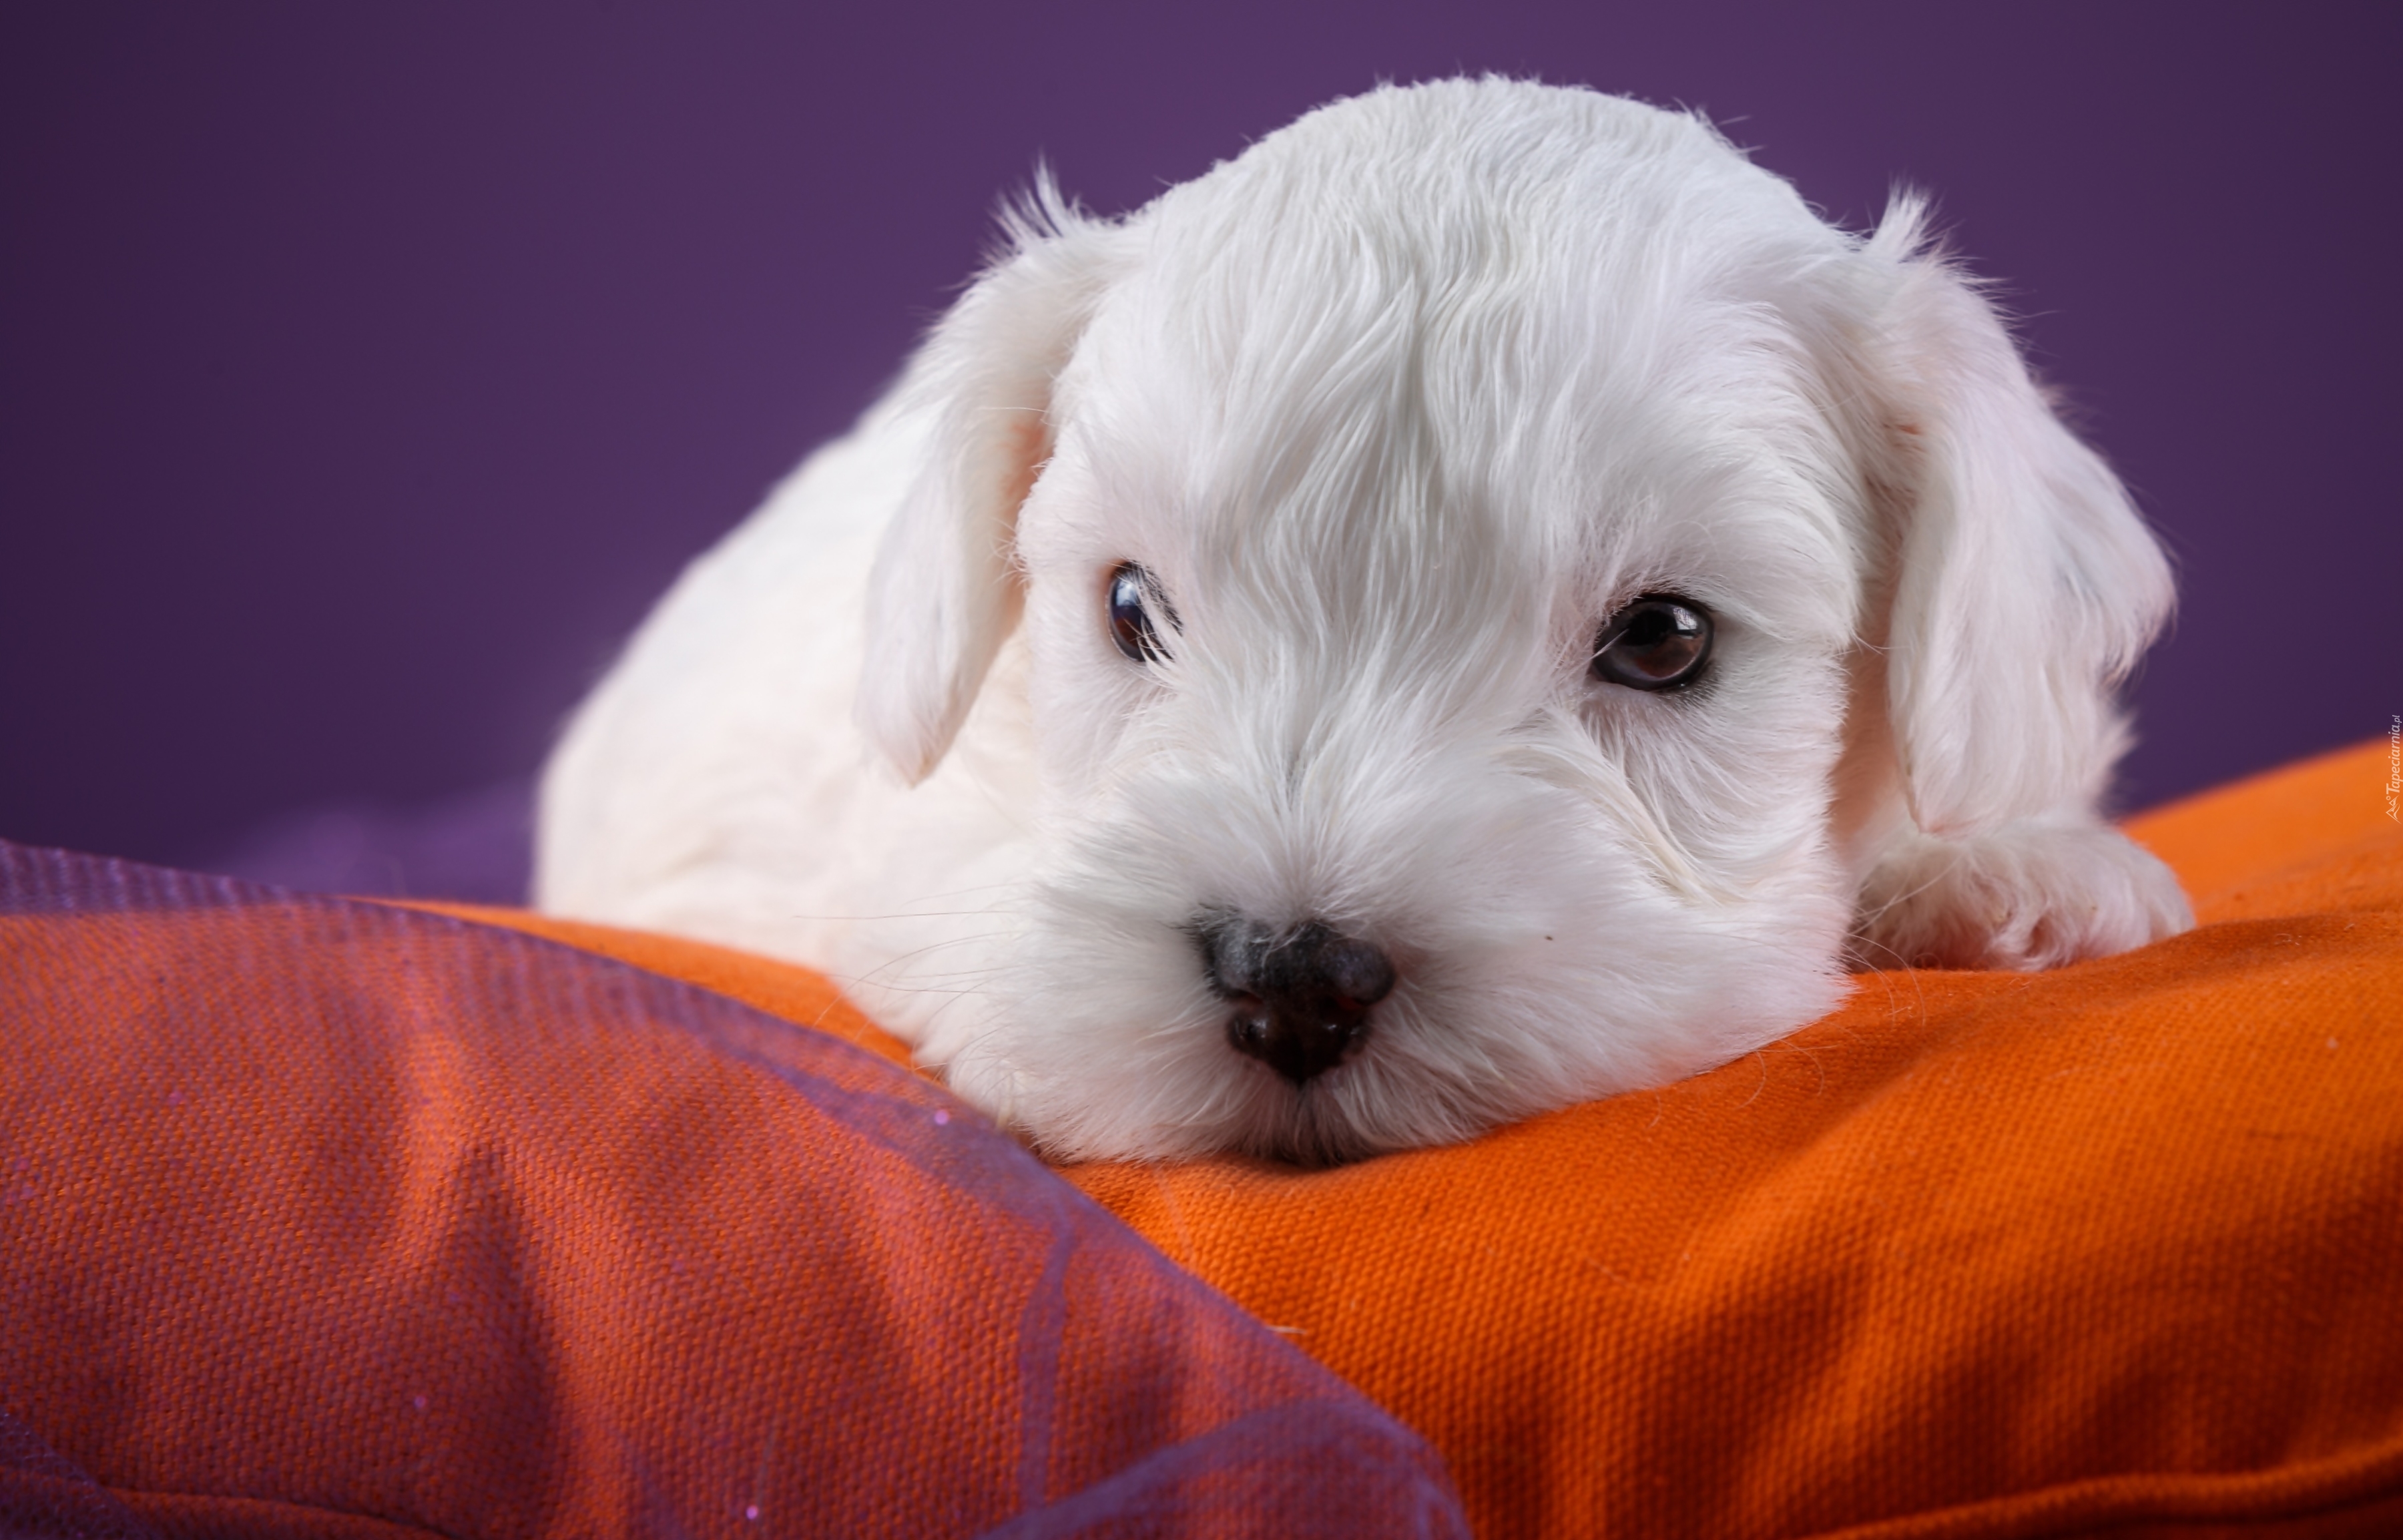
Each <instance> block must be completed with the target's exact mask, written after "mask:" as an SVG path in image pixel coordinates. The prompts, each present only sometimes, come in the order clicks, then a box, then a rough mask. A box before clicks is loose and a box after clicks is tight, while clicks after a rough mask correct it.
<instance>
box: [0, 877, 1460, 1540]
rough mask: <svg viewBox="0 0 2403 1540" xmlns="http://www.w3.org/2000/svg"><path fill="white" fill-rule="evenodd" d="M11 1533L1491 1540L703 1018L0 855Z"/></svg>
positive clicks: (917, 1105) (775, 1029)
mask: <svg viewBox="0 0 2403 1540" xmlns="http://www.w3.org/2000/svg"><path fill="white" fill-rule="evenodd" d="M630 939H631V944H632V945H633V946H635V947H637V948H639V947H641V946H644V945H647V944H648V943H644V942H642V941H641V939H640V938H630ZM661 945H662V946H663V947H664V948H665V950H661V951H660V952H659V953H658V956H657V958H656V959H655V960H659V961H674V962H675V963H677V964H680V965H683V966H685V967H687V968H688V970H689V971H691V972H693V973H695V974H696V975H697V976H701V977H704V978H710V979H711V980H712V981H713V982H715V983H717V984H719V985H721V986H722V987H729V988H733V989H736V990H737V991H738V992H741V991H742V990H743V989H745V988H747V989H749V990H750V991H752V992H764V994H765V996H766V997H767V998H768V1003H770V1004H772V1005H774V1006H776V1007H777V1008H778V1009H779V1010H780V1011H782V1012H783V1013H784V1014H785V1016H786V1017H788V1018H790V1019H792V1020H805V1021H815V1022H822V1023H824V1024H825V1025H826V1026H827V1027H829V1028H831V1029H833V1030H834V1031H835V1032H836V1033H837V1034H841V1035H850V1036H854V1037H860V1038H871V1037H873V1036H874V1035H875V1034H873V1030H872V1029H870V1028H868V1027H867V1025H866V1023H864V1022H862V1021H860V1020H858V1018H857V1016H856V1014H855V1013H854V1012H852V1011H851V1010H850V1008H849V1007H848V1006H844V1005H843V1004H842V1003H841V1002H840V1000H839V999H838V998H837V997H836V995H835V993H834V992H833V991H832V990H831V989H829V988H828V987H827V986H826V984H824V983H823V982H822V981H819V980H817V979H815V978H812V977H810V976H808V975H805V974H800V973H798V972H797V971H795V970H789V969H783V968H779V967H776V966H775V965H773V964H763V963H759V962H757V961H756V960H750V959H743V958H741V957H739V956H735V955H734V954H729V953H723V952H717V951H715V950H714V949H706V948H702V949H689V948H683V947H680V946H679V945H678V944H675V943H663V944H661ZM0 1022H5V1023H6V1032H7V1038H6V1042H5V1050H0V1534H7V1535H12V1536H13V1535H18V1534H38V1535H48V1536H66V1535H80V1536H93V1537H98V1536H110V1537H124V1536H131V1535H141V1534H151V1533H174V1534H189V1535H224V1536H236V1535H240V1536H257V1535H284V1536H293V1537H300V1536H312V1537H328V1540H330V1537H335V1536H347V1537H367V1536H384V1537H394V1536H402V1535H434V1534H441V1535H449V1536H470V1535H475V1536H527V1537H558V1540H568V1537H571V1536H604V1535H609V1536H614V1535H626V1536H633V1535H643V1536H653V1535H656V1536H673V1535H746V1536H756V1535H767V1534H785V1535H794V1534H800V1535H817V1534H826V1535H854V1534H856V1535H871V1534H896V1535H913V1536H914V1535H938V1534H975V1533H995V1534H1011V1535H1026V1536H1033V1535H1038V1534H1039V1535H1054V1534H1057V1535H1068V1534H1079V1535H1082V1534H1094V1535H1099V1534H1118V1533H1145V1532H1144V1531H1143V1529H1142V1526H1143V1525H1144V1524H1146V1523H1155V1524H1160V1525H1165V1526H1166V1527H1167V1528H1168V1529H1169V1530H1170V1531H1171V1532H1173V1533H1180V1534H1182V1533H1193V1534H1225V1535H1260V1536H1267V1535H1278V1536H1282V1535H1285V1534H1292V1533H1304V1534H1326V1535H1344V1534H1353V1533H1387V1532H1391V1533H1417V1532H1421V1531H1424V1532H1426V1533H1438V1534H1453V1535H1458V1534H1465V1528H1464V1527H1463V1525H1462V1524H1461V1522H1460V1519H1459V1510H1458V1505H1457V1499H1456V1498H1455V1497H1453V1496H1452V1493H1451V1491H1450V1489H1449V1488H1448V1486H1447V1484H1446V1483H1445V1481H1444V1478H1443V1476H1442V1471H1441V1465H1440V1462H1439V1461H1438V1460H1437V1459H1436V1458H1435V1457H1434V1456H1433V1455H1432V1454H1430V1453H1429V1452H1428V1451H1427V1450H1426V1448H1425V1446H1424V1443H1423V1442H1422V1441H1420V1440H1419V1439H1417V1438H1416V1437H1415V1436H1412V1435H1411V1434H1410V1433H1409V1432H1408V1430H1406V1429H1404V1428H1402V1427H1400V1426H1399V1425H1398V1424H1396V1422H1393V1420H1392V1419H1391V1418H1390V1417H1388V1416H1387V1415H1386V1414H1384V1413H1382V1411H1379V1410H1378V1409H1377V1408H1374V1407H1373V1406H1372V1405H1370V1404H1369V1403H1368V1402H1367V1401H1365V1400H1363V1399H1361V1398H1360V1397H1359V1396H1358V1395H1357V1394H1356V1393H1354V1392H1353V1391H1352V1390H1350V1389H1349V1388H1348V1387H1346V1386H1344V1385H1343V1384H1342V1383H1341V1382H1340V1380H1337V1379H1336V1378H1335V1377H1334V1376H1332V1375H1330V1374H1328V1373H1327V1371H1326V1370H1325V1369H1323V1368H1321V1367H1318V1366H1317V1365H1315V1364H1313V1363H1312V1362H1311V1361H1310V1360H1309V1359H1308V1358H1307V1357H1306V1356H1304V1355H1303V1354H1302V1353H1299V1352H1297V1351H1296V1350H1294V1349H1293V1348H1292V1347H1290V1346H1288V1345H1287V1344H1285V1342H1283V1341H1281V1340H1279V1339H1277V1338H1276V1337H1275V1336H1273V1335H1272V1334H1271V1333H1269V1332H1268V1331H1266V1330H1264V1329H1263V1328H1262V1327H1261V1326H1260V1325H1259V1324H1258V1323H1257V1322H1256V1321H1254V1320H1252V1319H1251V1318H1250V1317H1248V1316H1246V1315H1244V1314H1243V1312H1242V1311H1238V1310H1237V1309H1235V1308H1234V1307H1233V1306H1232V1305H1230V1304H1229V1303H1228V1302H1227V1301H1226V1300H1225V1299H1224V1298H1223V1297H1219V1296H1217V1295H1216V1294H1215V1293H1213V1292H1212V1291H1210V1290H1209V1289H1207V1288H1206V1287H1204V1286H1202V1284H1200V1283H1196V1282H1194V1281H1193V1280H1192V1279H1190V1278H1189V1277H1188V1276H1186V1275H1185V1274H1183V1273H1180V1272H1179V1271H1178V1270H1177V1269H1174V1267H1172V1266H1170V1265H1169V1264H1168V1263H1167V1262H1166V1261H1165V1260H1164V1259H1162V1258H1160V1256H1159V1255H1158V1253H1157V1252H1155V1251H1153V1250H1152V1249H1151V1248H1150V1247H1149V1246H1147V1245H1146V1244H1144V1243H1143V1242H1141V1241H1139V1240H1137V1239H1136V1238H1135V1237H1133V1236H1132V1235H1131V1234H1129V1233H1128V1232H1127V1231H1126V1230H1125V1229H1124V1228H1122V1227H1121V1226H1119V1225H1118V1223H1117V1221H1115V1220H1113V1219H1111V1218H1110V1217H1109V1216H1108V1215H1106V1214H1104V1213H1102V1212H1101V1211H1100V1210H1099V1209H1097V1208H1095V1207H1094V1206H1093V1205H1092V1204H1090V1202H1088V1201H1087V1200H1084V1199H1083V1198H1081V1197H1079V1196H1078V1195H1077V1194H1076V1192H1075V1191H1074V1190H1073V1189H1072V1188H1070V1187H1068V1186H1066V1185H1065V1184H1063V1183H1062V1182H1060V1181H1059V1180H1058V1178H1057V1177H1055V1176H1054V1175H1052V1174H1051V1173H1050V1172H1048V1171H1046V1170H1045V1169H1044V1168H1043V1167H1041V1166H1040V1165H1039V1164H1037V1163H1036V1162H1035V1160H1033V1159H1032V1158H1030V1157H1028V1156H1027V1155H1026V1154H1025V1153H1024V1152H1023V1151H1022V1150H1021V1149H1020V1148H1019V1147H1018V1146H1017V1145H1014V1144H1012V1143H1011V1142H1010V1141H1008V1140H1007V1139H1005V1138H1003V1137H1002V1136H1000V1135H999V1134H997V1133H996V1132H994V1131H993V1130H992V1129H991V1128H990V1127H989V1126H987V1125H985V1124H984V1123H983V1122H982V1121H981V1119H979V1118H978V1117H975V1116H974V1115H973V1114H971V1113H969V1112H968V1111H967V1110H966V1109H965V1107H963V1106H961V1105H960V1104H959V1103H956V1102H954V1101H952V1100H951V1098H950V1097H949V1096H948V1095H947V1094H945V1093H944V1092H943V1091H942V1090H940V1089H938V1088H936V1087H934V1086H932V1085H929V1084H927V1083H926V1082H924V1081H923V1080H921V1079H919V1078H918V1077H916V1076H913V1075H909V1074H907V1073H905V1072H904V1071H902V1070H900V1069H898V1068H896V1066H894V1065H892V1064H890V1063H886V1062H883V1061H880V1060H878V1059H876V1058H874V1057H872V1056H870V1055H868V1054H863V1053H860V1052H857V1051H856V1050H854V1048H852V1047H846V1046H845V1045H844V1044H842V1043H841V1042H840V1041H838V1040H837V1038H836V1037H834V1036H828V1035H825V1034H820V1033H815V1032H808V1031H803V1030H800V1029H799V1028H797V1027H795V1026H793V1025H791V1024H789V1022H788V1021H785V1020H775V1019H774V1018H772V1017H771V1016H767V1015H762V1014H760V1013H759V1012H757V1011H755V1010H752V1009H750V1008H747V1007H746V1006H742V1005H738V1004H736V1003H735V1002H733V1001H731V1000H729V999H726V998H723V997H722V996H720V995H717V994H713V993H709V992H703V991H701V990H699V989H695V988H691V987H689V986H688V985H685V984H682V983H678V982H675V981H673V980H670V979H666V978H660V977H657V976H656V975H653V974H649V973H645V972H642V971H639V970H637V969H635V968H632V967H628V966H625V965H623V964H619V963H617V962H614V961H610V960H607V959H604V958H600V957H595V956H593V955H591V954H590V952H587V951H579V950H570V949H568V948H565V947H561V946H557V945H554V944H552V943H550V942H549V941H545V940H539V939H535V938H533V937H529V936H521V935H519V934H517V933H516V932H514V931H508V930H498V929H493V928H491V927H488V926H483V925H476V924H468V923H462V922H460V921H459V920H456V919H452V918H448V917H443V916H438V915H428V914H424V913H419V912H415V911H412V910H410V909H398V908H391V907H386V906H381V905H371V904H362V903H351V902H345V901H342V900H339V899H319V898H312V897H307V896H304V895H283V894H277V893H275V892H273V891H271V890H260V889H251V888H245V887H243V886H242V885H240V884H234V883H228V882H220V881H215V880H212V879H204V878H190V877H184V876H181V875H179V874H174V873H165V872H157V871H152V870H149V869H146V868H142V867H130V866H126V865H123V864H120V863H113V862H101V861H93V860H90V859H87V858H82V857H74V856H66V855H63V854H60V853H43V852H29V851H25V850H23V849H21V848H20V847H14V846H7V845H0Z"/></svg>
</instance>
